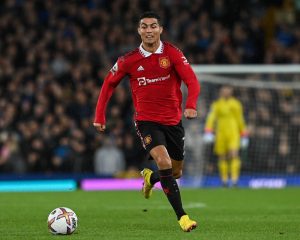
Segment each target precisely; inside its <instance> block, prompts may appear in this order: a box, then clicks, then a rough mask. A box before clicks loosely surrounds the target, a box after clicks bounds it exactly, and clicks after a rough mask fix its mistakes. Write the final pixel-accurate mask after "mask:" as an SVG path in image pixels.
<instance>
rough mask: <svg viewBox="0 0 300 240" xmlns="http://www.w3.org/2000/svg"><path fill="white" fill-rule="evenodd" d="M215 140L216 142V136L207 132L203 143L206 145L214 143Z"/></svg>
mask: <svg viewBox="0 0 300 240" xmlns="http://www.w3.org/2000/svg"><path fill="white" fill-rule="evenodd" d="M214 140H215V135H214V134H213V133H212V132H210V131H207V132H205V133H204V136H203V141H204V142H205V143H212V142H213V141H214Z"/></svg>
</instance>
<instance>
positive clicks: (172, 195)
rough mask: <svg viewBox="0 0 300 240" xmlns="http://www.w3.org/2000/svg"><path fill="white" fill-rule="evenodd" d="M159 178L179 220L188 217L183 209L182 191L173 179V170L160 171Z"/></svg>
mask: <svg viewBox="0 0 300 240" xmlns="http://www.w3.org/2000/svg"><path fill="white" fill-rule="evenodd" d="M159 176H160V184H161V186H162V188H163V190H164V193H165V194H166V196H167V198H168V200H169V202H170V204H171V205H172V207H173V209H174V211H175V213H176V215H177V218H178V220H179V219H180V218H181V217H182V216H183V215H186V213H185V211H184V210H183V208H182V202H181V196H180V191H179V188H178V184H177V182H176V180H175V178H174V177H173V174H172V169H171V168H170V169H164V170H159Z"/></svg>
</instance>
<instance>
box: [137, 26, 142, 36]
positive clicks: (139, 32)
mask: <svg viewBox="0 0 300 240" xmlns="http://www.w3.org/2000/svg"><path fill="white" fill-rule="evenodd" d="M137 31H138V34H139V35H141V29H140V27H139V26H138V28H137Z"/></svg>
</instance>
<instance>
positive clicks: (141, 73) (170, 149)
mask: <svg viewBox="0 0 300 240" xmlns="http://www.w3.org/2000/svg"><path fill="white" fill-rule="evenodd" d="M137 30H138V34H139V35H140V37H141V40H142V43H141V44H140V46H139V47H138V48H137V49H135V50H134V51H132V52H130V53H128V54H126V55H124V56H122V57H120V58H119V59H118V60H117V62H116V64H115V65H114V66H113V68H112V69H111V70H110V72H109V74H108V75H107V77H106V78H105V80H104V83H103V86H102V88H101V91H100V95H99V98H98V103H97V107H96V116H95V121H94V126H95V127H96V128H97V130H98V131H100V132H101V131H104V130H105V111H106V107H107V103H108V100H109V98H110V97H111V95H112V93H113V90H114V89H115V87H116V86H117V85H118V84H119V82H120V81H121V79H123V78H124V76H129V81H130V87H131V92H132V98H133V104H134V107H135V114H134V118H135V126H136V131H137V134H138V136H139V137H140V139H141V141H142V144H143V146H144V148H145V149H146V151H148V152H149V153H150V156H151V157H152V158H153V159H154V161H155V162H156V165H157V167H158V171H154V172H153V171H152V170H150V169H144V170H143V171H142V172H141V174H142V176H143V178H144V183H143V194H144V197H145V198H149V197H150V196H151V194H152V188H153V186H154V185H155V184H156V183H157V182H159V181H160V183H161V186H162V188H163V191H164V193H165V195H166V196H167V198H168V200H169V202H170V204H171V205H172V207H173V209H174V211H175V213H176V215H177V218H178V222H179V225H180V227H181V228H182V230H183V231H185V232H189V231H191V230H192V229H194V228H196V226H197V223H196V222H195V221H193V220H191V219H190V218H189V216H188V215H187V214H186V212H185V211H184V209H183V207H182V202H181V196H180V191H179V188H178V185H177V182H176V180H175V179H176V178H180V177H181V175H182V168H183V157H184V156H183V155H184V149H183V148H184V129H183V126H182V123H181V117H182V106H181V105H182V93H181V90H180V86H181V83H182V81H183V82H184V83H185V84H186V86H187V88H188V96H187V101H186V105H185V110H184V113H183V114H184V116H185V117H186V118H187V119H192V118H196V117H197V111H196V102H197V98H198V95H199V92H200V85H199V83H198V81H197V78H196V76H195V74H194V72H193V70H192V68H191V66H190V64H189V63H188V61H187V59H186V58H185V56H184V55H183V53H182V52H181V51H180V50H179V49H178V48H176V47H175V46H173V45H172V44H170V43H168V42H162V41H161V40H160V36H161V34H162V32H163V27H162V25H161V23H160V16H159V15H157V14H156V13H154V12H146V13H144V14H143V15H142V16H141V17H140V19H139V25H138V29H137Z"/></svg>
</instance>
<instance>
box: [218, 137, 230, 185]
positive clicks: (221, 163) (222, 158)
mask: <svg viewBox="0 0 300 240" xmlns="http://www.w3.org/2000/svg"><path fill="white" fill-rule="evenodd" d="M214 150H215V153H216V154H217V156H218V169H219V175H220V178H221V181H222V185H223V186H227V185H228V178H229V176H228V175H229V164H228V159H227V154H226V141H225V137H224V136H222V135H221V134H217V135H216V140H215V147H214Z"/></svg>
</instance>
